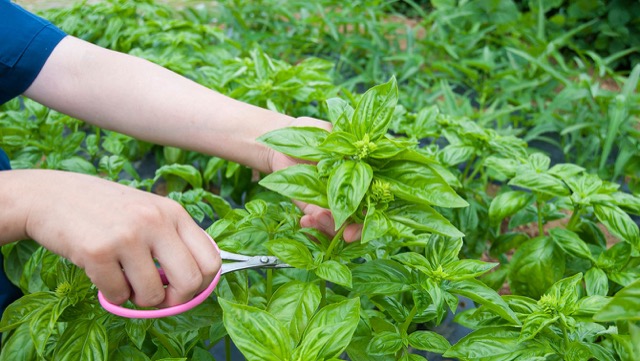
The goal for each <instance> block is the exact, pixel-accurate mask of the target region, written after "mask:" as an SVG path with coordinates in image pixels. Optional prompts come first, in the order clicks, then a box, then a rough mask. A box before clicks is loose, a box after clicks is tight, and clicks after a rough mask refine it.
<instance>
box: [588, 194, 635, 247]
mask: <svg viewBox="0 0 640 361" xmlns="http://www.w3.org/2000/svg"><path fill="white" fill-rule="evenodd" d="M593 210H594V211H595V215H596V217H598V220H600V222H602V223H603V224H604V225H605V226H606V227H607V229H608V230H609V231H610V232H611V233H613V234H614V235H616V236H617V237H619V238H620V239H621V240H624V241H625V242H627V243H629V244H631V245H632V246H633V249H632V250H631V254H632V256H638V253H639V252H640V231H639V230H638V225H637V224H636V223H635V222H634V221H633V220H632V219H631V217H630V216H629V215H628V214H627V213H625V212H623V211H622V210H621V209H620V208H618V207H608V206H604V205H594V206H593Z"/></svg>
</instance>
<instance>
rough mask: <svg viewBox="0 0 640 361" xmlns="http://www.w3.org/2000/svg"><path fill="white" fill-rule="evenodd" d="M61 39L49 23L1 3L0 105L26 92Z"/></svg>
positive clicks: (63, 35) (59, 34) (6, 1)
mask: <svg viewBox="0 0 640 361" xmlns="http://www.w3.org/2000/svg"><path fill="white" fill-rule="evenodd" d="M64 37H65V33H64V32H62V30H60V29H58V28H57V27H55V26H53V25H52V24H51V23H50V22H48V21H46V20H44V19H42V18H40V17H37V16H35V15H33V14H31V13H29V12H28V11H26V10H24V9H23V8H21V7H19V6H18V5H16V4H13V3H11V2H9V0H0V104H3V103H6V102H7V101H9V100H11V99H13V98H15V97H16V96H18V95H20V94H22V93H24V91H25V90H27V88H29V86H30V85H31V83H33V81H34V80H35V79H36V77H37V76H38V74H39V73H40V70H41V69H42V67H43V66H44V63H45V62H46V61H47V59H48V58H49V55H51V52H53V49H54V48H55V47H56V45H58V43H59V42H60V40H62V38H64Z"/></svg>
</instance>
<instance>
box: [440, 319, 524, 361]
mask: <svg viewBox="0 0 640 361" xmlns="http://www.w3.org/2000/svg"><path fill="white" fill-rule="evenodd" d="M519 336H520V332H519V330H518V329H517V328H511V327H505V326H493V327H486V328H481V329H479V330H476V331H473V332H471V333H470V334H468V335H467V336H465V337H463V338H462V339H461V340H460V341H458V343H456V344H455V345H453V346H452V347H451V348H450V349H449V350H448V351H447V352H445V353H444V355H443V356H444V357H451V358H459V359H463V360H468V359H473V360H501V361H502V360H504V361H507V360H517V359H518V357H519V356H521V355H522V354H523V353H524V352H525V351H532V350H527V349H528V348H529V345H527V343H523V342H520V341H519V340H518V337H519Z"/></svg>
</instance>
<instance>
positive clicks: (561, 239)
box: [549, 228, 596, 263]
mask: <svg viewBox="0 0 640 361" xmlns="http://www.w3.org/2000/svg"><path fill="white" fill-rule="evenodd" d="M549 235H550V236H551V238H552V239H553V240H554V241H555V242H556V244H557V245H558V246H560V248H562V250H563V251H565V252H566V253H568V254H570V255H572V256H575V257H579V258H583V259H587V260H590V261H592V262H593V263H595V262H596V260H595V259H594V258H593V256H591V250H589V246H587V244H586V243H585V242H584V241H583V240H582V239H581V238H580V236H578V235H577V234H576V233H575V232H572V231H569V230H567V229H564V228H552V229H551V230H549Z"/></svg>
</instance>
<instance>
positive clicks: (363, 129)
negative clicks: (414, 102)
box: [351, 77, 398, 141]
mask: <svg viewBox="0 0 640 361" xmlns="http://www.w3.org/2000/svg"><path fill="white" fill-rule="evenodd" d="M397 102H398V84H397V83H396V78H395V77H392V78H391V80H389V81H388V82H387V83H385V84H380V85H376V86H374V87H373V88H370V89H369V90H367V91H366V92H365V93H364V95H363V96H362V98H361V99H360V101H359V102H358V105H356V109H355V111H354V113H353V117H352V118H351V124H352V127H353V133H354V135H355V136H356V138H358V139H363V138H364V135H365V134H369V138H370V139H371V140H374V141H375V140H376V139H378V138H380V137H382V136H384V135H385V134H387V129H388V128H389V123H390V122H391V117H392V116H393V112H394V111H395V107H396V104H397Z"/></svg>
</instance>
